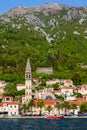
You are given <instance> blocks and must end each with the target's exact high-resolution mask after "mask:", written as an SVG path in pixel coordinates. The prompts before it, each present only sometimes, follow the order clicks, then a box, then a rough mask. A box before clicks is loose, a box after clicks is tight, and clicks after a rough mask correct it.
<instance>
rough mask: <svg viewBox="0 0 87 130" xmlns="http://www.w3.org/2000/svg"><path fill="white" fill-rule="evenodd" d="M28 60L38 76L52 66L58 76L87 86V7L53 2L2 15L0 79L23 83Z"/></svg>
mask: <svg viewBox="0 0 87 130" xmlns="http://www.w3.org/2000/svg"><path fill="white" fill-rule="evenodd" d="M28 57H29V58H30V61H31V66H32V72H33V74H34V75H33V76H34V77H35V71H36V68H37V67H50V66H52V67H53V69H54V75H53V76H54V77H58V78H65V79H67V78H71V79H72V78H73V77H75V76H77V75H79V77H80V78H81V82H82V83H87V8H86V7H84V8H74V7H68V6H64V5H59V4H55V3H50V4H45V5H42V6H40V7H31V8H29V7H17V8H14V9H12V10H9V11H8V12H6V13H5V14H3V15H1V16H0V79H4V80H7V81H11V82H12V81H16V82H21V81H23V80H24V72H25V65H26V60H27V58H28Z"/></svg>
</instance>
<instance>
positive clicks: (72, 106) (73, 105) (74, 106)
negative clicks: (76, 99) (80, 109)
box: [71, 104, 77, 113]
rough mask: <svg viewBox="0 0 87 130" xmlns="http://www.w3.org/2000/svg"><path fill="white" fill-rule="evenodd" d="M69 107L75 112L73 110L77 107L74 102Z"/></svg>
mask: <svg viewBox="0 0 87 130" xmlns="http://www.w3.org/2000/svg"><path fill="white" fill-rule="evenodd" d="M71 109H73V113H75V110H76V109H77V106H76V104H72V105H71Z"/></svg>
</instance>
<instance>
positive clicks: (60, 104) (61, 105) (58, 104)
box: [55, 102, 63, 114]
mask: <svg viewBox="0 0 87 130" xmlns="http://www.w3.org/2000/svg"><path fill="white" fill-rule="evenodd" d="M55 107H56V108H57V110H58V111H59V114H60V110H61V109H63V104H62V103H59V102H57V103H56V105H55Z"/></svg>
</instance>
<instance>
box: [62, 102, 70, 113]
mask: <svg viewBox="0 0 87 130" xmlns="http://www.w3.org/2000/svg"><path fill="white" fill-rule="evenodd" d="M63 105H64V108H65V114H67V110H69V109H70V108H71V107H70V104H69V102H68V101H64V104H63Z"/></svg>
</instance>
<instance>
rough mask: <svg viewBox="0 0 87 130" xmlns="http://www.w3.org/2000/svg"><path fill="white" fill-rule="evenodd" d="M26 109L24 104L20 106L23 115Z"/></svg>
mask: <svg viewBox="0 0 87 130" xmlns="http://www.w3.org/2000/svg"><path fill="white" fill-rule="evenodd" d="M27 109H28V107H27V105H26V104H22V106H21V111H23V113H24V114H25V113H26V110H27Z"/></svg>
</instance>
